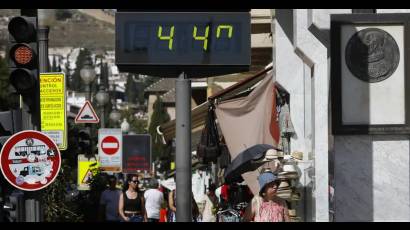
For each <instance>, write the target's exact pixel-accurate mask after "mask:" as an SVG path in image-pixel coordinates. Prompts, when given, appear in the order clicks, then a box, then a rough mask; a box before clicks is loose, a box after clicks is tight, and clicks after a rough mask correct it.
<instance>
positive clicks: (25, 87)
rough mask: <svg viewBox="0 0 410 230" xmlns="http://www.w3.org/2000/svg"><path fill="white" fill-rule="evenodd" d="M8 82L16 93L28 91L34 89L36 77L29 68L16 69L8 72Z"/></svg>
mask: <svg viewBox="0 0 410 230" xmlns="http://www.w3.org/2000/svg"><path fill="white" fill-rule="evenodd" d="M10 83H11V84H12V85H13V86H14V88H15V89H16V90H17V92H18V93H20V94H21V93H28V92H30V91H32V90H33V89H34V86H35V84H36V78H35V76H34V74H33V72H31V71H30V70H27V69H23V68H21V69H16V70H14V71H13V72H11V74H10Z"/></svg>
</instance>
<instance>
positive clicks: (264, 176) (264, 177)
mask: <svg viewBox="0 0 410 230" xmlns="http://www.w3.org/2000/svg"><path fill="white" fill-rule="evenodd" d="M277 179H278V177H277V176H276V175H275V174H273V172H271V171H266V172H263V173H261V174H260V175H259V177H258V181H259V194H261V193H262V191H263V189H264V188H265V186H266V185H267V184H269V183H271V182H273V181H276V180H277Z"/></svg>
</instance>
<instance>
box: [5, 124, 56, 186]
mask: <svg viewBox="0 0 410 230" xmlns="http://www.w3.org/2000/svg"><path fill="white" fill-rule="evenodd" d="M0 166H1V171H2V173H3V175H4V177H5V178H6V180H7V181H8V182H9V183H10V184H11V185H13V186H14V187H16V188H18V189H21V190H25V191H36V190H40V189H43V188H45V187H47V186H48V185H49V184H51V183H52V182H53V181H54V180H55V178H56V177H57V175H58V172H59V171H60V166H61V156H60V151H59V149H58V147H57V145H56V144H55V143H54V141H53V140H52V139H51V138H50V137H48V136H47V135H45V134H43V133H41V132H38V131H33V130H29V131H21V132H19V133H16V134H14V135H13V136H12V137H10V138H9V139H8V140H7V141H6V143H5V144H4V146H3V148H2V150H1V153H0Z"/></svg>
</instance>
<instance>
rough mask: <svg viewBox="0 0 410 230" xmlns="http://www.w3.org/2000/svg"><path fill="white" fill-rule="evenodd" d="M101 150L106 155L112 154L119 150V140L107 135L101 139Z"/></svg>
mask: <svg viewBox="0 0 410 230" xmlns="http://www.w3.org/2000/svg"><path fill="white" fill-rule="evenodd" d="M101 150H102V152H103V153H105V154H107V155H114V154H115V153H117V152H118V150H120V142H119V141H118V139H117V138H116V137H114V136H107V137H105V138H104V139H103V140H102V141H101Z"/></svg>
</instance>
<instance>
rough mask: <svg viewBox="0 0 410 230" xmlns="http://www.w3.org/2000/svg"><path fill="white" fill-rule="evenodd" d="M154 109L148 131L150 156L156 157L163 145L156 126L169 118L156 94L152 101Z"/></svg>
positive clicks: (163, 149)
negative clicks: (150, 139)
mask: <svg viewBox="0 0 410 230" xmlns="http://www.w3.org/2000/svg"><path fill="white" fill-rule="evenodd" d="M153 107H154V108H153V109H154V111H153V113H152V115H151V123H150V124H149V128H148V132H149V134H151V138H152V157H153V159H156V158H157V157H160V156H162V155H163V153H164V151H165V145H164V144H163V143H162V139H161V138H162V137H161V136H160V135H159V134H158V133H157V127H158V126H159V125H162V124H164V123H166V122H168V121H169V120H170V116H169V114H168V112H167V111H166V109H165V107H164V104H163V103H162V100H161V98H160V97H159V96H158V95H157V100H156V101H155V103H154V106H153Z"/></svg>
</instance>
